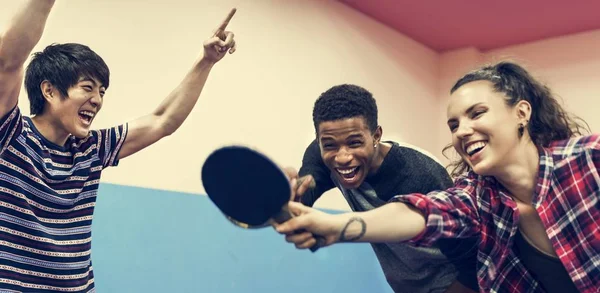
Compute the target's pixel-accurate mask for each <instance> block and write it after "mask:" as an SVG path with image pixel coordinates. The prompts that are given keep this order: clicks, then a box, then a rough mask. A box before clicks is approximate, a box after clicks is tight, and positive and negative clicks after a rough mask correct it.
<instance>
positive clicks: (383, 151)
mask: <svg viewBox="0 0 600 293" xmlns="http://www.w3.org/2000/svg"><path fill="white" fill-rule="evenodd" d="M391 148H392V146H391V145H388V144H385V143H382V142H379V143H377V151H376V152H375V158H374V159H373V163H372V165H371V168H370V169H369V175H373V174H375V173H377V171H378V170H379V167H381V164H383V160H384V159H385V156H386V155H387V154H388V153H389V152H390V149H391Z"/></svg>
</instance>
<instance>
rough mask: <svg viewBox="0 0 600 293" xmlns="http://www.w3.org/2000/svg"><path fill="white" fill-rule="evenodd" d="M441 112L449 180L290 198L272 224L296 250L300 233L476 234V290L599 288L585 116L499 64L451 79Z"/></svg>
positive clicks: (357, 237)
mask: <svg viewBox="0 0 600 293" xmlns="http://www.w3.org/2000/svg"><path fill="white" fill-rule="evenodd" d="M447 113H448V126H449V128H450V131H451V133H452V146H453V147H454V149H455V150H456V151H457V152H458V154H459V155H460V159H459V161H457V162H454V163H453V166H454V167H455V168H454V172H453V174H454V175H459V174H460V175H459V176H457V178H456V181H455V186H454V187H453V188H450V189H448V190H445V191H436V192H431V193H429V194H409V195H399V196H397V197H395V198H394V199H392V200H391V201H390V203H389V204H386V205H384V206H382V207H380V208H377V209H374V210H371V211H367V212H354V213H345V214H337V215H330V214H326V213H323V212H320V211H317V210H315V209H311V208H308V207H305V206H302V205H301V204H299V203H295V202H291V203H290V208H291V209H292V210H293V211H294V212H295V213H296V214H298V215H299V216H298V217H295V218H293V219H292V220H290V221H288V222H286V223H284V224H281V225H277V226H276V229H277V231H278V232H280V233H282V234H286V240H287V241H288V242H292V243H295V244H296V247H298V248H308V247H311V246H312V245H313V244H314V243H315V239H314V238H313V237H312V234H311V233H315V234H319V235H323V236H325V238H326V239H327V245H331V244H333V243H336V242H393V241H407V242H409V243H413V244H414V245H425V246H426V245H431V244H432V243H434V242H435V241H436V240H438V239H440V238H444V237H469V236H477V237H479V238H480V243H479V253H478V264H477V265H478V269H477V272H478V273H477V278H478V283H479V287H480V291H481V292H561V293H565V292H586V293H587V292H598V289H599V288H600V221H599V222H596V220H595V219H600V201H599V194H600V173H599V172H598V168H599V167H600V136H598V135H591V136H582V133H583V131H584V130H587V128H585V127H583V125H584V124H585V123H583V124H580V123H578V122H577V121H578V120H579V119H576V118H575V117H573V116H571V115H570V114H568V113H567V112H566V111H565V110H564V109H563V108H562V107H561V106H560V105H559V103H558V102H557V100H556V99H555V98H554V97H553V96H552V94H551V92H550V90H549V89H548V88H547V87H546V86H544V85H542V84H541V83H539V82H538V81H536V80H535V79H534V78H533V77H531V76H530V74H529V73H528V72H527V71H526V70H525V69H523V68H522V67H520V66H518V65H516V64H514V63H509V62H501V63H498V64H496V65H493V66H487V67H483V68H482V69H479V70H477V71H474V72H471V73H468V74H467V75H465V76H464V77H462V78H461V79H460V80H458V82H457V83H456V84H455V85H454V87H453V88H452V90H451V99H450V103H449V106H448V110H447ZM586 126H587V125H586ZM299 229H305V230H306V231H308V232H304V233H299V234H292V231H297V230H299Z"/></svg>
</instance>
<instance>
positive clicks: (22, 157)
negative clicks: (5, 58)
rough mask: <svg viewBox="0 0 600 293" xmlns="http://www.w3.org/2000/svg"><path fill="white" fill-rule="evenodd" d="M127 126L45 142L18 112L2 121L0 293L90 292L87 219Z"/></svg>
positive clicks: (90, 270)
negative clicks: (101, 181)
mask: <svg viewBox="0 0 600 293" xmlns="http://www.w3.org/2000/svg"><path fill="white" fill-rule="evenodd" d="M126 134H127V125H126V124H125V125H120V126H118V127H114V128H110V129H103V130H94V131H90V133H89V134H88V136H87V137H86V138H83V139H79V138H76V137H74V136H71V137H69V139H68V140H67V143H66V144H65V146H59V145H56V144H54V143H52V142H50V141H48V140H46V139H45V138H44V137H43V136H42V135H41V134H40V133H39V132H38V131H37V129H36V128H35V126H34V125H33V123H32V122H31V119H30V118H28V117H23V116H22V115H21V112H20V111H19V108H18V107H15V108H14V110H12V111H11V112H10V113H8V114H7V115H6V116H5V117H2V118H0V292H57V291H59V292H60V291H64V292H94V274H93V270H92V263H91V255H90V253H91V236H92V233H91V232H92V231H91V228H92V215H93V212H94V206H95V202H96V192H97V190H98V184H99V182H100V174H101V172H102V170H103V169H104V168H106V167H108V166H116V165H117V164H118V159H117V155H118V153H119V150H120V149H121V147H122V146H123V142H124V141H125V137H126Z"/></svg>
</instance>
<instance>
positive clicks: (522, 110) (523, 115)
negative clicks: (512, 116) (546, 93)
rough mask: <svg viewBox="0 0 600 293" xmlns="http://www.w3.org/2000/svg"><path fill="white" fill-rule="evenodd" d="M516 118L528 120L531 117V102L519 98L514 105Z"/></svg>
mask: <svg viewBox="0 0 600 293" xmlns="http://www.w3.org/2000/svg"><path fill="white" fill-rule="evenodd" d="M515 110H516V111H517V112H516V114H517V118H518V119H519V120H521V121H529V120H530V119H531V104H529V102H527V101H525V100H520V101H518V102H517V104H516V105H515Z"/></svg>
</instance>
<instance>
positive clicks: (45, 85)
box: [40, 80, 58, 103]
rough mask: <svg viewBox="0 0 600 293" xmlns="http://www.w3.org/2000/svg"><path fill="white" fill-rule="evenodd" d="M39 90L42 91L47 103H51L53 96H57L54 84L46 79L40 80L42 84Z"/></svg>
mask: <svg viewBox="0 0 600 293" xmlns="http://www.w3.org/2000/svg"><path fill="white" fill-rule="evenodd" d="M40 90H41V91H42V95H43V96H44V98H45V99H46V102H48V103H51V102H52V101H53V100H54V99H55V98H57V97H58V94H57V93H56V88H54V85H52V83H50V82H49V81H47V80H44V81H42V84H40Z"/></svg>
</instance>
